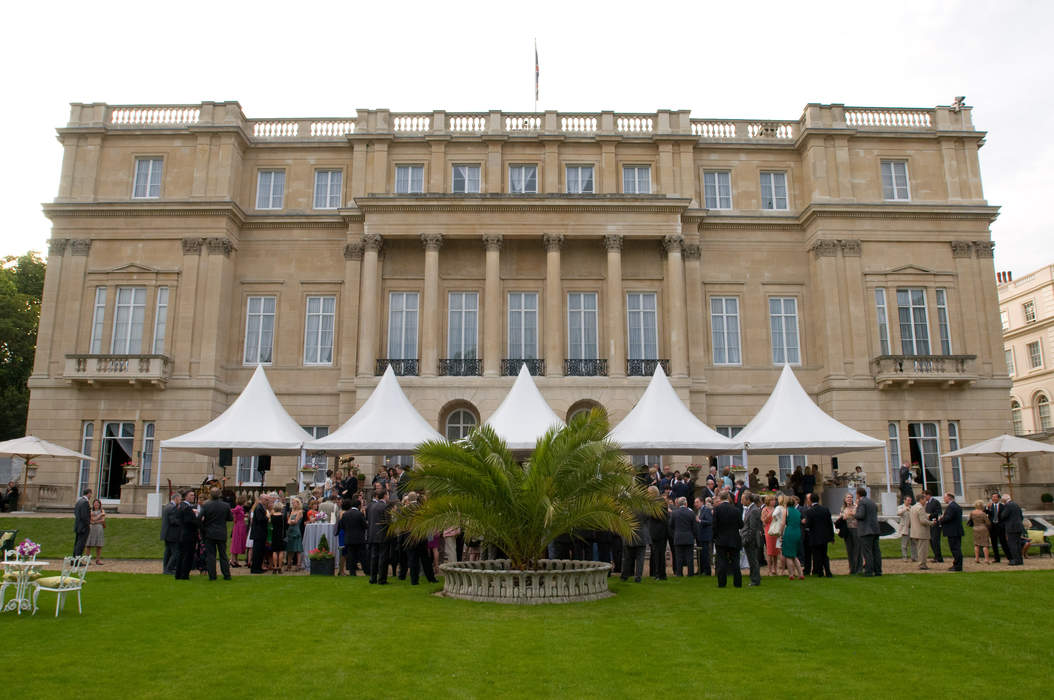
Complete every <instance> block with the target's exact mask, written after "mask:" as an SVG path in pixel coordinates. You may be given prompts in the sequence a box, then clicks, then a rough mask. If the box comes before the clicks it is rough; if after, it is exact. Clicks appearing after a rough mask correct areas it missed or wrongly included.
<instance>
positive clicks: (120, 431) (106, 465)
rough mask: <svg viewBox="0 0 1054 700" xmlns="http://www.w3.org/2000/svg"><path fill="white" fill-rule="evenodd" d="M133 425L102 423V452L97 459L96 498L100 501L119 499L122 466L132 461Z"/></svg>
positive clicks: (122, 480)
mask: <svg viewBox="0 0 1054 700" xmlns="http://www.w3.org/2000/svg"><path fill="white" fill-rule="evenodd" d="M134 441H135V423H116V422H112V423H111V422H108V423H103V426H102V452H101V454H100V458H99V484H98V488H97V489H96V496H97V497H98V498H102V499H118V498H120V497H121V486H122V483H123V482H124V465H125V464H127V463H129V462H131V461H132V444H133V442H134Z"/></svg>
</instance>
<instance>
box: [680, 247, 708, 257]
mask: <svg viewBox="0 0 1054 700" xmlns="http://www.w3.org/2000/svg"><path fill="white" fill-rule="evenodd" d="M681 254H682V255H683V256H684V259H685V260H699V259H701V258H702V257H703V249H702V247H700V246H699V244H697V243H686V244H685V246H684V250H683V251H682V253H681Z"/></svg>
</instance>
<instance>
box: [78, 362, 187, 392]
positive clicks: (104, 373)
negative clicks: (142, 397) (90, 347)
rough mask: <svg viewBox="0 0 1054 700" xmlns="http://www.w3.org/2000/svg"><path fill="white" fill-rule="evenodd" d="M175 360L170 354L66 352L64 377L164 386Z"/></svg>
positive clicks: (83, 381) (93, 381)
mask: <svg viewBox="0 0 1054 700" xmlns="http://www.w3.org/2000/svg"><path fill="white" fill-rule="evenodd" d="M171 366H172V362H171V360H170V359H169V358H168V356H167V355H66V368H65V371H64V372H63V375H62V376H63V379H66V380H67V381H71V382H73V383H83V384H88V385H91V384H96V383H113V382H120V383H125V384H139V383H142V384H149V385H153V386H156V387H158V388H160V389H164V388H165V384H166V383H167V382H168V377H169V374H170V373H171Z"/></svg>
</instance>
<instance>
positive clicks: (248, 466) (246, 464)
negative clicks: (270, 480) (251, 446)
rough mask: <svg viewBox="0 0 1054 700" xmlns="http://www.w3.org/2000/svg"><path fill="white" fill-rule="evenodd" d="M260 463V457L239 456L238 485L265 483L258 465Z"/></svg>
mask: <svg viewBox="0 0 1054 700" xmlns="http://www.w3.org/2000/svg"><path fill="white" fill-rule="evenodd" d="M259 464H260V458H259V457H255V456H253V457H239V458H238V485H239V486H259V485H260V484H262V483H263V474H261V473H260V472H259V471H258V470H257V469H256V467H257V466H259Z"/></svg>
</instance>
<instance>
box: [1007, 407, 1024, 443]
mask: <svg viewBox="0 0 1054 700" xmlns="http://www.w3.org/2000/svg"><path fill="white" fill-rule="evenodd" d="M1010 423H1011V424H1012V425H1013V426H1014V435H1024V434H1025V426H1024V425H1023V424H1022V422H1021V404H1020V403H1019V402H1018V401H1017V399H1014V400H1013V401H1011V402H1010Z"/></svg>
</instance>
